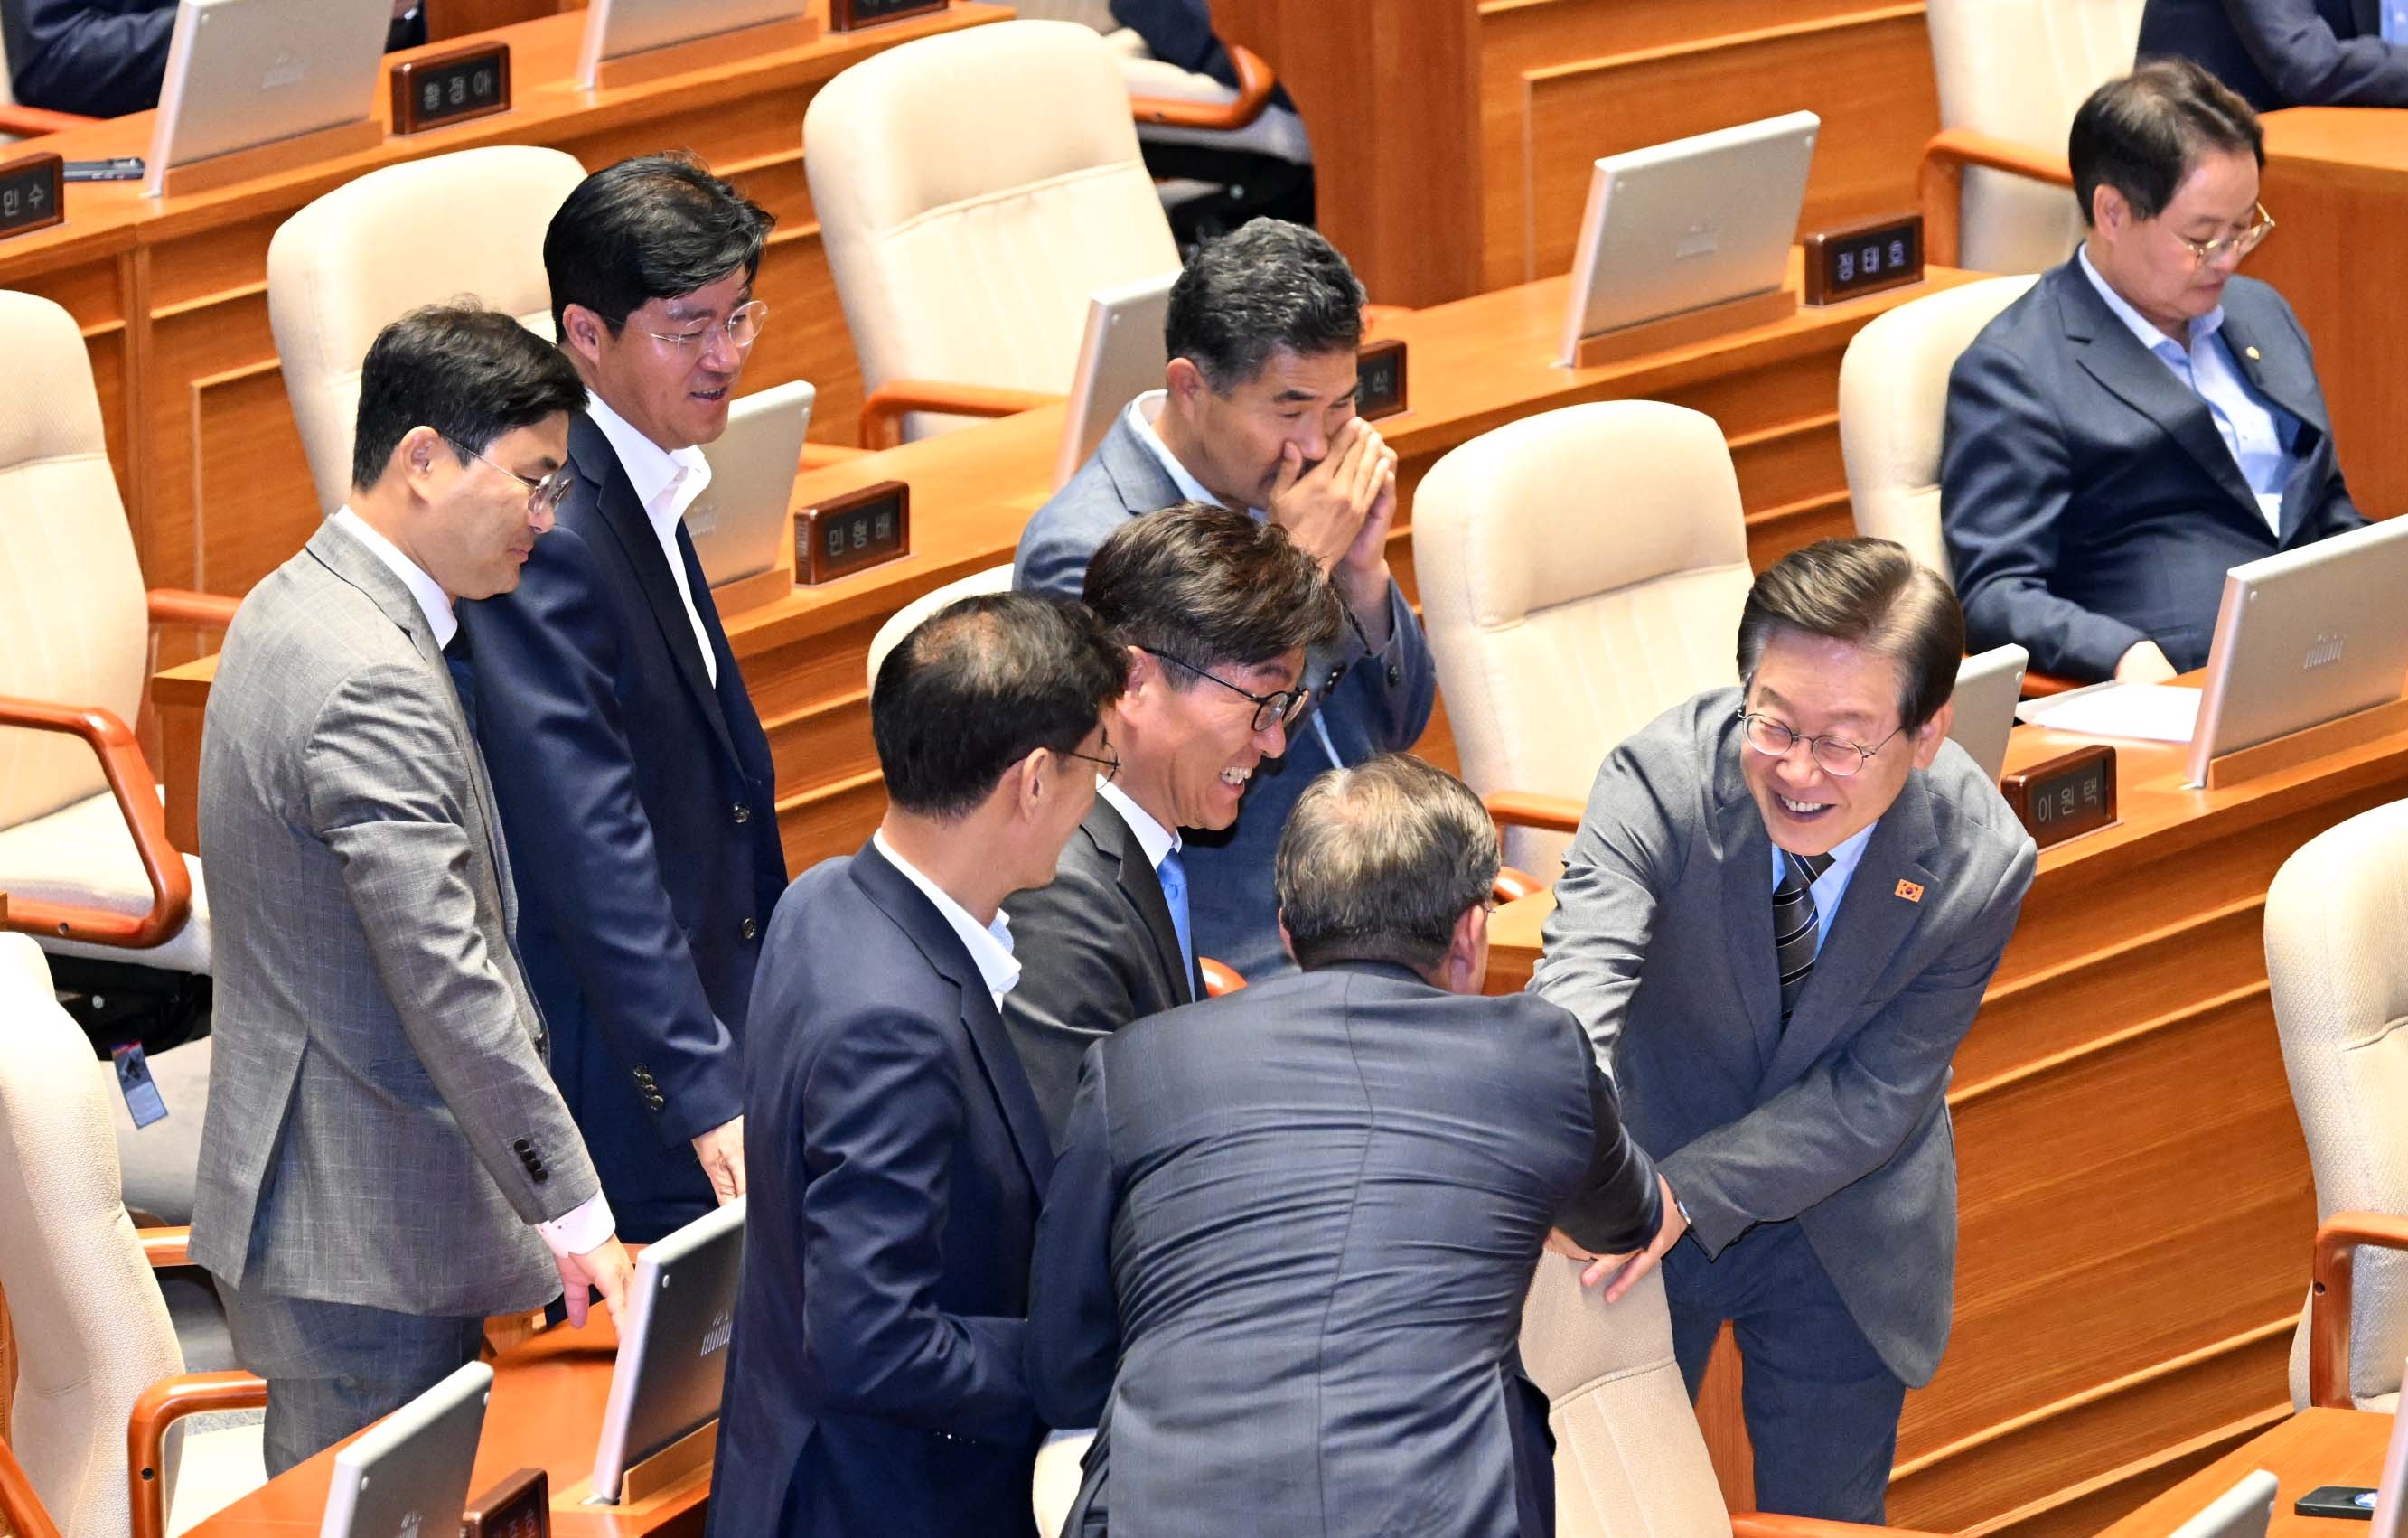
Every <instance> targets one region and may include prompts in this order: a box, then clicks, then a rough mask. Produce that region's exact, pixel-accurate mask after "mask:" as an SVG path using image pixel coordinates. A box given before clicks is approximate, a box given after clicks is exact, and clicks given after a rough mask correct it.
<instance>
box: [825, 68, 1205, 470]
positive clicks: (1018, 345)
mask: <svg viewBox="0 0 2408 1538" xmlns="http://www.w3.org/2000/svg"><path fill="white" fill-rule="evenodd" d="M1005 124H1008V125H1010V131H1009V132H1003V131H999V125H1005ZM803 142H804V151H805V153H804V165H805V168H806V170H807V171H808V172H809V174H810V185H811V204H812V208H814V210H815V211H816V212H817V213H818V215H819V220H820V231H821V239H822V241H823V243H824V246H825V249H826V252H827V259H828V267H829V270H830V272H831V273H832V274H833V276H834V277H835V280H836V289H837V296H838V298H839V300H840V301H841V302H842V303H843V306H844V316H845V320H846V322H847V323H848V324H849V325H850V326H851V327H852V330H853V347H854V350H855V351H856V352H858V353H859V354H860V358H861V372H862V379H863V381H864V382H865V383H866V384H867V385H868V386H869V388H870V392H871V394H870V398H869V400H868V401H867V403H866V404H865V406H864V408H863V412H862V441H863V442H864V443H865V444H866V445H869V446H871V447H878V446H882V445H884V444H887V443H890V442H893V441H897V440H898V438H897V434H898V431H899V429H900V428H901V427H902V426H903V425H904V421H903V419H904V416H905V414H906V413H917V415H916V416H915V417H914V419H913V421H912V422H911V423H910V426H911V428H912V430H913V431H914V432H915V433H916V432H925V431H930V430H936V429H937V428H939V427H941V426H943V425H949V424H947V423H945V422H943V421H942V419H937V420H934V421H932V420H930V418H929V415H928V413H931V412H936V411H941V412H945V413H948V414H950V415H953V416H954V417H955V424H957V422H958V418H959V414H961V413H969V414H973V415H983V416H994V415H1001V414H1005V413H1007V412H1010V411H1014V410H1025V409H1027V408H1028V407H1030V406H1033V405H1038V404H1041V403H1042V402H1043V401H1045V400H1047V399H1050V398H1052V397H1053V396H1054V395H1060V394H1061V393H1062V392H1064V391H1066V390H1068V388H1069V384H1070V376H1071V373H1072V370H1073V369H1074V367H1076V364H1077V354H1078V348H1079V338H1080V335H1081V333H1082V328H1083V326H1084V324H1085V316H1086V307H1087V300H1088V296H1089V295H1091V294H1093V293H1094V292H1095V291H1096V290H1097V289H1099V288H1105V287H1108V286H1111V285H1113V284H1118V283H1125V282H1130V281H1133V280H1138V279H1140V278H1150V277H1154V276H1155V275H1157V274H1160V273H1164V272H1168V271H1172V270H1174V269H1176V268H1177V267H1178V266H1179V252H1178V250H1177V248H1176V247H1175V246H1174V245H1173V244H1172V242H1171V238H1170V225H1169V223H1168V220H1166V219H1165V218H1164V216H1163V212H1162V205H1161V203H1160V202H1159V201H1157V200H1156V198H1155V195H1154V181H1153V179H1152V178H1151V177H1149V176H1148V175H1147V174H1146V169H1145V163H1144V161H1143V160H1142V158H1140V154H1139V151H1138V143H1137V134H1136V130H1135V129H1134V128H1133V127H1132V126H1131V123H1130V120H1129V103H1128V96H1127V92H1126V90H1125V86H1124V84H1123V79H1122V71H1121V63H1120V59H1119V57H1118V56H1117V55H1115V54H1114V53H1113V51H1112V50H1111V48H1109V47H1108V46H1106V44H1105V42H1104V40H1103V39H1102V38H1101V37H1099V36H1097V35H1096V33H1095V32H1094V31H1092V30H1091V29H1089V28H1087V27H1084V26H1081V25H1078V24H1077V23H1075V22H1001V23H998V24H996V25H995V26H990V27H973V28H971V29H969V30H968V31H966V32H958V33H949V34H946V35H944V36H935V37H924V38H920V39H917V40H915V41H912V42H909V43H904V44H902V45H900V46H899V47H896V48H892V49H889V50H886V51H884V52H882V53H880V54H878V55H876V56H875V57H873V58H869V59H865V60H863V61H862V62H861V63H859V64H857V65H853V67H852V68H850V69H848V70H846V71H845V72H844V73H843V74H841V75H839V76H838V77H837V78H836V79H833V80H830V81H829V82H828V83H827V85H826V86H825V87H824V88H823V89H822V90H821V91H820V93H819V94H818V95H816V96H814V97H813V98H812V99H811V105H810V110H809V111H808V112H807V113H806V114H805V116H804V119H803Z"/></svg>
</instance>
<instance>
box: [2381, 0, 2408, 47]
mask: <svg viewBox="0 0 2408 1538" xmlns="http://www.w3.org/2000/svg"><path fill="white" fill-rule="evenodd" d="M2383 40H2384V41H2385V42H2386V43H2390V44H2393V45H2395V46H2397V47H2401V48H2408V0H2383Z"/></svg>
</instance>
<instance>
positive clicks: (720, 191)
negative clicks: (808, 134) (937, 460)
mask: <svg viewBox="0 0 2408 1538" xmlns="http://www.w3.org/2000/svg"><path fill="white" fill-rule="evenodd" d="M769 223H770V220H769V216H768V215H767V214H766V213H764V212H763V211H762V210H761V209H759V208H755V207H753V205H752V204H751V203H749V202H747V201H746V200H745V199H744V197H743V196H742V195H741V194H738V192H737V191H736V190H735V189H734V188H732V187H730V186H728V185H727V184H726V183H725V182H724V181H721V180H718V179H717V178H716V177H713V176H711V175H710V173H709V172H707V171H705V170H703V169H702V168H701V166H700V165H696V164H695V163H694V162H692V161H690V160H685V159H681V158H679V157H675V156H668V155H648V156H644V157H641V158H639V159H636V160H628V161H622V162H621V163H620V164H618V165H612V166H610V167H609V168H607V169H605V170H601V171H597V172H595V174H594V175H593V176H591V177H588V178H587V179H586V180H584V181H583V182H582V183H581V185H580V186H579V187H578V188H577V190H576V191H575V192H573V193H571V194H569V196H568V201H567V202H566V203H565V204H563V205H562V206H561V209H560V212H559V214H558V215H557V216H555V217H554V218H553V220H552V227H551V229H550V231H549V232H548V233H547V234H546V236H545V237H544V266H545V270H546V272H547V273H548V274H549V275H550V277H551V280H552V323H553V327H554V329H555V330H556V332H557V334H558V336H559V338H560V341H561V346H562V348H563V349H564V350H565V351H566V352H567V353H568V355H569V357H570V358H571V359H572V360H574V361H575V363H576V365H577V367H578V371H579V373H581V375H582V376H583V377H584V380H585V383H586V387H587V389H588V391H589V392H590V395H589V398H588V401H587V405H586V409H585V410H583V411H582V412H581V413H579V414H578V415H576V416H574V417H572V418H571V419H570V420H569V428H568V468H569V470H570V471H571V472H573V473H572V475H571V477H570V481H569V484H568V488H567V492H566V497H565V499H564V500H563V501H562V502H561V504H560V510H559V525H558V527H557V528H556V529H555V530H554V531H553V535H552V538H550V539H545V540H544V541H543V542H542V543H540V544H539V545H538V546H537V547H536V553H535V555H534V556H533V558H531V559H530V560H529V561H528V562H527V565H526V570H525V573H524V575H523V578H522V580H521V582H520V584H519V589H518V591H517V592H516V593H514V594H511V595H509V596H508V597H501V598H495V599H492V600H489V601H487V602H484V603H472V604H463V605H462V606H461V634H462V640H464V641H465V642H466V647H465V655H464V654H463V653H464V648H463V647H462V646H459V645H454V646H453V647H452V654H453V656H452V664H453V668H454V671H455V672H457V673H459V674H461V675H462V677H463V679H464V685H465V686H464V690H463V692H464V694H465V695H466V696H467V697H470V698H472V699H473V701H474V713H475V717H476V723H477V735H478V738H479V740H480V742H481V743H482V744H483V747H484V751H485V757H486V761H487V762H488V763H489V764H490V765H491V766H492V771H493V780H494V789H495V796H496V798H498V800H499V803H500V821H501V825H502V829H503V833H504V835H505V837H506V838H507V839H508V840H509V850H510V856H511V858H510V864H511V867H512V870H513V871H514V872H515V874H516V877H517V882H518V892H519V901H520V912H521V918H520V923H519V944H520V949H521V952H522V954H523V956H524V958H525V967H526V974H527V981H528V982H529V984H530V985H532V986H533V988H534V990H535V995H536V998H537V1000H538V1002H539V1004H540V1005H541V1006H542V1010H543V1015H544V1019H545V1020H546V1022H547V1023H548V1025H549V1027H550V1029H551V1033H552V1073H553V1075H554V1076H555V1078H557V1080H558V1081H559V1084H560V1088H561V1093H562V1095H563V1096H564V1097H565V1098H566V1100H567V1101H568V1108H569V1111H570V1112H571V1113H572V1114H574V1115H575V1116H576V1118H577V1124H578V1127H579V1128H581V1130H582V1131H583V1132H584V1134H585V1141H586V1145H587V1147H589V1148H590V1149H592V1151H593V1155H594V1162H595V1166H596V1168H597V1169H598V1170H599V1171H600V1173H601V1176H602V1188H603V1190H604V1191H605V1192H606V1193H607V1194H608V1195H609V1198H610V1204H611V1207H612V1210H613V1211H615V1212H616V1213H617V1214H618V1216H619V1221H620V1224H621V1227H622V1231H623V1232H624V1234H625V1236H626V1237H627V1238H629V1239H631V1240H651V1239H658V1238H660V1237H662V1236H663V1235H665V1234H667V1233H668V1232H670V1231H671V1230H672V1229H677V1228H679V1227H681V1225H683V1224H685V1223H687V1222H689V1221H691V1220H693V1219H694V1218H696V1217H699V1216H701V1215H703V1214H704V1213H706V1212H709V1211H710V1208H711V1206H712V1204H713V1201H714V1199H715V1200H722V1201H724V1200H727V1199H729V1198H731V1197H733V1196H735V1195H737V1194H738V1193H739V1192H741V1191H742V1190H743V1189H744V1157H743V1128H742V1124H741V1122H740V1121H739V1119H738V1117H739V1113H740V1112H741V1110H742V1102H743V1085H742V1078H741V1074H742V1065H743V1054H742V1047H743V1040H744V1021H745V1015H746V1013H747V1010H748V1007H749V1002H750V999H751V998H752V992H753V967H754V966H755V965H756V964H757V962H758V960H759V957H760V931H761V927H762V926H763V924H765V923H766V922H767V918H768V914H769V910H770V908H771V906H772V905H774V904H775V903H776V902H777V900H778V894H779V892H780V891H781V890H782V889H783V887H784V885H785V879H786V867H785V857H784V855H783V853H782V852H781V849H780V846H779V841H778V817H777V810H776V808H777V790H776V785H775V770H774V769H773V767H772V765H771V763H770V759H769V743H768V739H767V737H766V736H765V735H764V734H763V733H762V730H761V721H760V718H759V717H758V716H757V715H755V714H754V713H753V702H752V700H751V698H750V697H748V696H747V695H746V694H745V692H744V680H743V677H742V675H741V674H739V673H738V670H737V667H736V657H735V655H734V654H733V653H731V652H730V651H729V650H728V645H727V633H726V631H725V630H724V628H723V627H722V625H720V620H719V611H718V609H717V607H716V606H715V605H713V604H712V602H711V600H710V584H709V583H708V582H705V581H704V580H703V574H702V568H701V567H700V565H699V564H698V563H697V562H696V561H695V553H694V543H693V541H692V540H691V539H688V538H687V536H686V531H685V525H684V524H683V522H682V521H681V520H682V516H683V514H684V511H685V510H686V508H687V507H688V506H689V505H691V504H692V503H693V501H694V499H695V497H696V496H699V495H700V494H701V492H702V490H703V488H704V487H705V486H707V485H709V484H710V465H709V464H708V463H707V462H706V461H705V460H704V459H703V456H702V451H701V450H700V449H699V448H697V447H696V445H697V444H702V443H708V442H710V441H711V440H712V439H714V438H718V437H719V435H720V433H721V432H723V431H724V429H725V428H726V425H727V403H728V400H729V398H730V397H731V396H732V395H734V394H735V391H736V384H737V381H738V378H739V377H740V376H741V374H742V372H743V368H744V360H745V356H746V353H747V352H748V351H749V349H750V348H751V346H752V344H753V339H754V338H756V337H757V336H758V335H759V334H760V329H761V323H762V320H763V318H764V315H765V313H766V310H767V307H766V306H764V305H763V304H761V303H760V301H758V300H756V299H754V298H753V277H754V275H755V274H756V273H757V272H758V271H759V270H760V266H761V251H762V246H763V243H764V242H765V241H766V240H767V237H768V233H769Z"/></svg>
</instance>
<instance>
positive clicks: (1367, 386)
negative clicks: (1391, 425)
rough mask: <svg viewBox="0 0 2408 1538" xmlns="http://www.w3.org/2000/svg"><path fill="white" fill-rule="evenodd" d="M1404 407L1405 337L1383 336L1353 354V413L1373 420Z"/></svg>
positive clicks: (1389, 415)
mask: <svg viewBox="0 0 2408 1538" xmlns="http://www.w3.org/2000/svg"><path fill="white" fill-rule="evenodd" d="M1404 409H1405V339H1404V338H1402V337H1383V338H1379V339H1378V340H1376V341H1368V342H1365V343H1364V344H1363V347H1362V350H1361V351H1360V352H1356V353H1355V415H1356V416H1359V417H1368V418H1371V419H1373V420H1377V419H1378V418H1381V417H1392V416H1395V415H1396V414H1397V413H1398V412H1399V411H1401V410H1404Z"/></svg>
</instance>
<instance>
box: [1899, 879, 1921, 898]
mask: <svg viewBox="0 0 2408 1538" xmlns="http://www.w3.org/2000/svg"><path fill="white" fill-rule="evenodd" d="M1898 895H1899V897H1902V898H1905V899H1906V900H1907V901H1909V902H1921V901H1922V900H1923V888H1922V887H1921V886H1919V885H1917V884H1915V883H1914V882H1911V881H1902V882H1899V884H1898Z"/></svg>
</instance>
